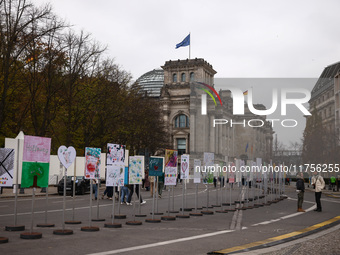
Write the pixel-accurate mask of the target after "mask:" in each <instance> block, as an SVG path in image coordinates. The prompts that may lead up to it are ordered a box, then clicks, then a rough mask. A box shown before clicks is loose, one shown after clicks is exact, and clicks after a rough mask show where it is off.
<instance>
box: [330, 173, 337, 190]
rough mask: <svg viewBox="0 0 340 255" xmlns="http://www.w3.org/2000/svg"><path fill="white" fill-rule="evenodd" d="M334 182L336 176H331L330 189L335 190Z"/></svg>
mask: <svg viewBox="0 0 340 255" xmlns="http://www.w3.org/2000/svg"><path fill="white" fill-rule="evenodd" d="M335 183H336V178H335V176H331V186H332V191H335Z"/></svg>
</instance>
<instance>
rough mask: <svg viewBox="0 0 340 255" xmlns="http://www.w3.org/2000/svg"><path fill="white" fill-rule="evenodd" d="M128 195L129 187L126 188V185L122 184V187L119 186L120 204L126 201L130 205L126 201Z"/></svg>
mask: <svg viewBox="0 0 340 255" xmlns="http://www.w3.org/2000/svg"><path fill="white" fill-rule="evenodd" d="M128 197H129V188H128V185H124V186H123V187H121V196H120V204H121V205H122V204H124V202H125V201H126V204H127V205H131V204H130V203H128Z"/></svg>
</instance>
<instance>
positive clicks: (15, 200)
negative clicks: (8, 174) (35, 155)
mask: <svg viewBox="0 0 340 255" xmlns="http://www.w3.org/2000/svg"><path fill="white" fill-rule="evenodd" d="M19 152H20V139H18V145H17V172H16V175H15V199H14V226H16V225H17V214H18V213H17V202H18V186H19V184H18V182H19V181H18V180H19V176H18V175H19V166H20V163H19V158H20V157H19Z"/></svg>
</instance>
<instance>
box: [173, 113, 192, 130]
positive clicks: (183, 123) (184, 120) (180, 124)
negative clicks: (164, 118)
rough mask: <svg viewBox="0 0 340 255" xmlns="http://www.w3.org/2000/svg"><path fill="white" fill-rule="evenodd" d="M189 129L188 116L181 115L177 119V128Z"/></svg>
mask: <svg viewBox="0 0 340 255" xmlns="http://www.w3.org/2000/svg"><path fill="white" fill-rule="evenodd" d="M186 127H189V118H188V116H186V115H184V114H181V115H178V116H177V117H176V118H175V128H186Z"/></svg>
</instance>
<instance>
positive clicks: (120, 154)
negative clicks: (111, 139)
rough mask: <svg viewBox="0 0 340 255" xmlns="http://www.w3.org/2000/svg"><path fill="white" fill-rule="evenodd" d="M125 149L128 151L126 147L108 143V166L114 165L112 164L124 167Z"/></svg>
mask: <svg viewBox="0 0 340 255" xmlns="http://www.w3.org/2000/svg"><path fill="white" fill-rule="evenodd" d="M125 149H126V146H125V145H121V144H113V143H108V144H107V159H106V164H107V165H112V164H122V165H124V161H125Z"/></svg>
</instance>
